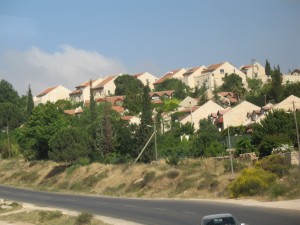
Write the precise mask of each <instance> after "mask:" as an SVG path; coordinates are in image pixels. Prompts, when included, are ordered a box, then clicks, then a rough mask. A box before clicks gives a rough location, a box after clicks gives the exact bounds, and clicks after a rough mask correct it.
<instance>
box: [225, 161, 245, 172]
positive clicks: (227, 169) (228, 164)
mask: <svg viewBox="0 0 300 225" xmlns="http://www.w3.org/2000/svg"><path fill="white" fill-rule="evenodd" d="M232 165H233V171H234V172H239V171H241V170H243V169H245V168H246V167H247V166H246V165H245V164H244V163H241V162H239V161H238V160H235V159H232ZM224 170H225V171H224V172H225V173H231V162H230V159H228V160H225V161H224Z"/></svg>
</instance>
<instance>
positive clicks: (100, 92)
mask: <svg viewBox="0 0 300 225" xmlns="http://www.w3.org/2000/svg"><path fill="white" fill-rule="evenodd" d="M117 77H118V76H107V77H105V78H104V79H103V80H102V81H101V82H100V83H99V84H97V85H95V86H93V88H92V91H93V94H94V97H95V98H105V97H106V96H111V95H114V94H115V90H116V85H115V83H114V81H115V79H116V78H117Z"/></svg>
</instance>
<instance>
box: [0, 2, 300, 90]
mask: <svg viewBox="0 0 300 225" xmlns="http://www.w3.org/2000/svg"><path fill="white" fill-rule="evenodd" d="M299 12H300V1H299V0H252V1H248V0H242V1H241V0H207V1H201V0H106V1H105V0H94V1H93V0H86V1H84V0H81V1H79V0H78V1H77V0H49V1H47V0H44V1H41V0H26V1H20V0H0V79H5V80H7V81H9V82H10V83H12V84H13V86H14V88H15V89H16V90H17V91H18V92H19V94H25V93H26V91H27V90H28V85H30V86H31V88H32V91H33V94H34V95H35V94H38V93H39V92H41V91H42V90H44V89H45V88H47V87H51V86H56V85H59V84H61V85H63V86H65V87H67V88H69V89H71V90H72V89H74V87H75V86H77V85H78V84H80V83H82V82H84V81H86V80H89V79H90V78H92V79H96V78H98V77H104V76H106V75H114V74H119V73H129V74H135V73H140V72H145V71H148V72H150V73H152V74H153V75H155V76H157V77H161V76H162V75H163V74H164V73H166V72H167V71H169V70H173V69H177V68H183V67H184V68H190V67H196V66H201V65H206V66H208V65H210V64H215V63H219V62H223V61H229V62H231V63H232V64H233V65H234V66H236V67H238V68H239V67H240V66H242V65H245V64H250V63H251V59H256V60H258V61H259V62H260V63H261V64H262V65H263V66H264V65H265V61H266V59H268V61H269V62H270V63H271V66H274V65H277V64H279V65H280V67H281V70H282V72H284V73H287V72H288V70H289V69H291V70H293V69H295V68H300V13H299Z"/></svg>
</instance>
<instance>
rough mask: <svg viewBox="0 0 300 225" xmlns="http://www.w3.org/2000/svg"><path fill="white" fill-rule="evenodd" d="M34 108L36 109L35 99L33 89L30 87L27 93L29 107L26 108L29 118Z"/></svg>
mask: <svg viewBox="0 0 300 225" xmlns="http://www.w3.org/2000/svg"><path fill="white" fill-rule="evenodd" d="M33 108H34V103H33V97H32V93H31V88H30V85H29V87H28V92H27V107H26V114H27V117H28V116H30V115H31V114H32V110H33Z"/></svg>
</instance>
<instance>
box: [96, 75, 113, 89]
mask: <svg viewBox="0 0 300 225" xmlns="http://www.w3.org/2000/svg"><path fill="white" fill-rule="evenodd" d="M115 77H116V76H108V77H106V78H105V79H104V80H103V81H101V82H100V83H99V84H98V85H96V86H95V87H93V89H100V88H103V87H104V85H105V84H107V83H108V82H109V81H111V80H113V79H114V78H115Z"/></svg>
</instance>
